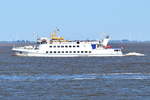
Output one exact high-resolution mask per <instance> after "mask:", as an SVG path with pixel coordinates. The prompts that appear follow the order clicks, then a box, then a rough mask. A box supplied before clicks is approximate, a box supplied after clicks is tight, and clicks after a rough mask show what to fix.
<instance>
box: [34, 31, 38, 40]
mask: <svg viewBox="0 0 150 100" xmlns="http://www.w3.org/2000/svg"><path fill="white" fill-rule="evenodd" d="M33 36H34V39H35V40H36V39H37V38H38V37H39V36H38V34H37V33H36V32H33Z"/></svg>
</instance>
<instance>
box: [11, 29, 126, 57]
mask: <svg viewBox="0 0 150 100" xmlns="http://www.w3.org/2000/svg"><path fill="white" fill-rule="evenodd" d="M57 33H58V31H54V32H52V34H51V38H46V37H41V38H38V39H37V43H36V44H35V45H30V46H23V47H13V48H12V50H13V52H14V55H15V56H36V57H92V56H93V57H94V56H96V57H101V56H122V55H123V54H122V51H121V48H112V47H111V46H109V45H108V42H109V40H110V38H109V36H106V37H105V38H104V39H103V40H98V41H69V40H65V39H64V38H63V37H58V36H57Z"/></svg>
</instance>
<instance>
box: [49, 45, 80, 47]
mask: <svg viewBox="0 0 150 100" xmlns="http://www.w3.org/2000/svg"><path fill="white" fill-rule="evenodd" d="M49 47H50V48H56V47H57V48H64V47H65V48H72V47H73V48H75V47H79V45H76V46H75V45H73V46H72V45H65V46H63V45H61V46H59V45H58V46H49Z"/></svg>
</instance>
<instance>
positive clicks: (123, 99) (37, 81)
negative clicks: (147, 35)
mask: <svg viewBox="0 0 150 100" xmlns="http://www.w3.org/2000/svg"><path fill="white" fill-rule="evenodd" d="M116 46H118V44H117V45H116ZM123 46H124V47H126V48H128V51H131V52H133V51H135V52H139V53H144V54H145V55H146V56H141V57H138V56H131V57H78V58H42V57H40V58H35V57H15V56H11V51H10V49H11V47H0V100H150V52H149V51H150V44H148V43H145V44H144V43H143V44H142V43H140V44H126V45H123ZM125 52H127V49H125Z"/></svg>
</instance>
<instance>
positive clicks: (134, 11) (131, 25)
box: [0, 0, 150, 41]
mask: <svg viewBox="0 0 150 100" xmlns="http://www.w3.org/2000/svg"><path fill="white" fill-rule="evenodd" d="M149 5H150V0H0V35H1V36H0V41H14V40H35V39H36V36H35V33H36V34H38V36H39V37H43V36H46V37H50V32H52V31H53V30H55V29H56V27H57V28H59V29H60V33H59V35H60V36H64V37H65V39H68V40H85V39H89V40H90V39H91V40H93V39H97V40H98V39H101V38H102V37H103V36H104V35H110V36H111V38H112V39H113V40H122V39H129V40H138V41H149V40H150V6H149Z"/></svg>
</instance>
